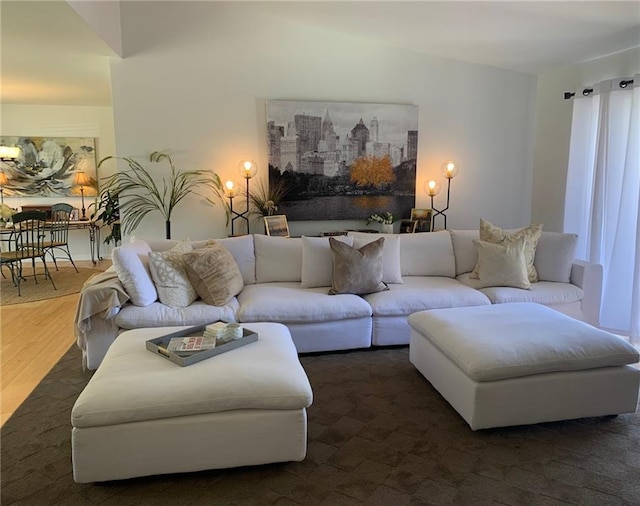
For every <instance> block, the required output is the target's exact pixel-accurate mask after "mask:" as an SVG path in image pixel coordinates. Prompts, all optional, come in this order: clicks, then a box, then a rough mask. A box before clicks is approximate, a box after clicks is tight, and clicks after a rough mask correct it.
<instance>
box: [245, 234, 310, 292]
mask: <svg viewBox="0 0 640 506" xmlns="http://www.w3.org/2000/svg"><path fill="white" fill-rule="evenodd" d="M253 242H254V246H255V252H256V282H257V283H271V282H275V281H301V280H302V239H301V238H299V237H293V238H289V237H271V236H267V235H260V234H256V235H254V236H253Z"/></svg>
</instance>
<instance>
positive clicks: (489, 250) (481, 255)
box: [473, 237, 531, 290]
mask: <svg viewBox="0 0 640 506" xmlns="http://www.w3.org/2000/svg"><path fill="white" fill-rule="evenodd" d="M473 244H474V245H475V247H476V250H477V251H478V264H477V267H478V280H479V282H478V283H477V284H475V286H477V287H478V288H485V287H487V286H512V287H514V288H524V289H527V290H528V289H529V288H530V287H531V283H530V282H529V276H528V275H527V264H526V261H525V239H524V237H521V238H519V239H516V240H515V241H512V242H509V243H507V244H493V243H490V242H485V241H479V240H477V239H474V240H473Z"/></svg>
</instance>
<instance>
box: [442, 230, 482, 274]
mask: <svg viewBox="0 0 640 506" xmlns="http://www.w3.org/2000/svg"><path fill="white" fill-rule="evenodd" d="M449 234H451V244H452V245H453V254H454V256H455V259H456V276H459V275H460V274H464V273H465V272H471V271H472V270H473V268H474V267H475V266H476V264H477V263H478V252H477V251H476V247H475V246H474V245H473V240H474V239H479V238H480V232H478V231H477V230H449Z"/></svg>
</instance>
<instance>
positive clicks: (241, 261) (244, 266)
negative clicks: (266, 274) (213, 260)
mask: <svg viewBox="0 0 640 506" xmlns="http://www.w3.org/2000/svg"><path fill="white" fill-rule="evenodd" d="M131 240H132V241H134V240H141V239H139V238H137V237H135V236H134V237H133V238H132V239H131ZM211 240H215V241H216V242H217V243H218V244H221V245H222V246H224V247H225V248H226V249H227V250H228V251H229V253H231V255H232V256H233V258H234V260H235V261H236V263H237V264H238V268H239V269H240V272H241V273H242V280H243V281H244V284H245V285H253V284H254V283H255V282H256V257H255V253H254V250H253V236H252V235H242V236H238V237H226V238H224V239H204V240H198V241H191V245H192V246H193V249H199V248H205V247H207V245H208V244H209V241H211ZM144 241H145V242H146V243H147V244H149V247H150V248H151V251H167V250H170V249H171V248H173V247H175V246H176V245H177V244H178V243H179V242H180V241H176V240H173V239H144Z"/></svg>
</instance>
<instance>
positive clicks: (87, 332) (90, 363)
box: [74, 270, 129, 369]
mask: <svg viewBox="0 0 640 506" xmlns="http://www.w3.org/2000/svg"><path fill="white" fill-rule="evenodd" d="M128 300H129V295H128V294H127V292H126V291H125V289H124V288H123V286H122V284H121V283H120V281H119V280H118V276H117V275H116V274H115V271H111V270H108V271H106V272H102V273H100V274H97V275H95V276H93V277H91V278H90V279H89V280H87V281H86V282H85V284H84V286H83V287H82V290H81V291H80V297H79V298H78V305H77V306H76V315H75V321H74V329H75V335H76V343H77V345H78V347H79V348H80V349H81V350H82V365H83V368H84V369H96V368H97V367H98V365H100V362H102V358H103V357H104V354H105V353H106V351H107V349H109V346H111V343H113V341H114V339H115V338H116V336H117V335H118V332H119V329H118V326H117V325H116V324H115V315H117V314H118V312H119V311H120V308H121V307H122V306H123V305H124V304H126V303H127V301H128Z"/></svg>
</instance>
